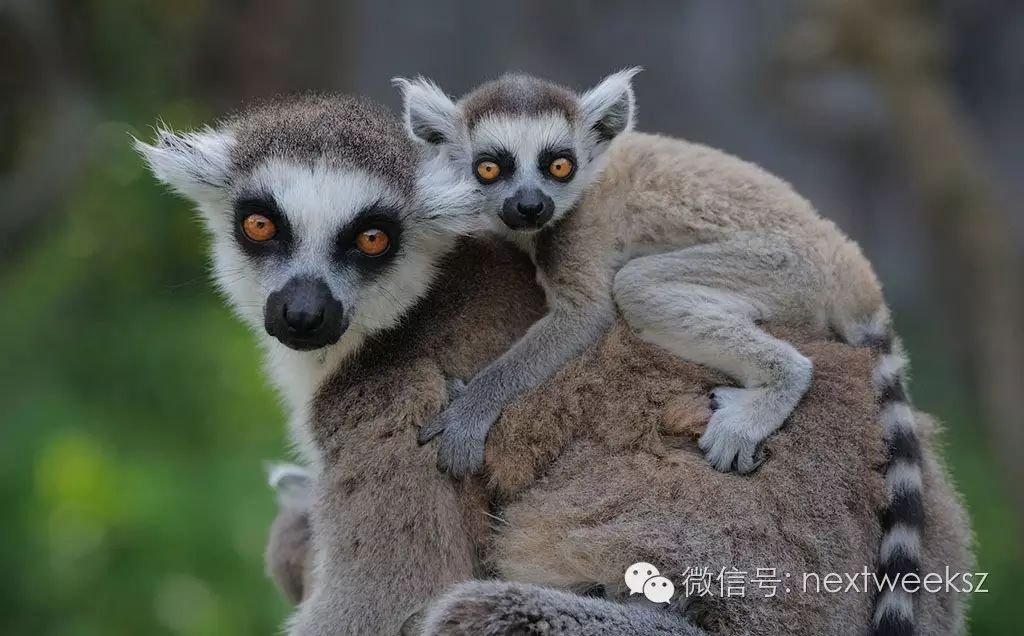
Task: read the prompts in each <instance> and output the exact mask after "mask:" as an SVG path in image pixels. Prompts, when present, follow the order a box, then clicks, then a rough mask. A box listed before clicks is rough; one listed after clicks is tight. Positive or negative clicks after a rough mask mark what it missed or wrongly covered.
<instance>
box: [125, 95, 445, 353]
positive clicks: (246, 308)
mask: <svg viewBox="0 0 1024 636" xmlns="http://www.w3.org/2000/svg"><path fill="white" fill-rule="evenodd" d="M319 99H321V100H322V99H323V98H319ZM273 108H276V109H278V110H283V111H284V112H277V111H275V110H273V109H270V112H269V113H267V112H262V111H257V113H256V115H249V117H250V118H251V120H253V121H248V120H245V119H243V120H241V122H240V123H235V124H232V125H228V126H225V127H223V128H221V129H218V130H211V129H207V130H204V131H201V132H199V133H189V134H185V135H177V134H174V133H170V132H166V131H162V132H161V133H160V136H159V139H158V141H157V143H156V144H155V145H153V146H149V145H145V144H140V145H139V147H140V150H141V151H142V152H143V154H144V155H145V156H146V158H147V160H148V161H149V163H150V164H151V166H152V167H153V170H154V172H155V173H156V174H157V176H158V177H159V178H160V179H161V180H163V181H165V182H166V183H168V184H170V185H171V186H172V187H174V188H175V189H176V190H178V191H179V192H181V193H182V194H184V195H186V196H188V197H189V198H191V199H193V200H194V201H195V202H196V203H197V205H198V207H199V210H200V212H201V214H202V217H203V219H204V220H205V222H206V226H207V228H208V230H209V232H210V234H211V235H212V238H213V265H214V267H213V270H214V275H215V277H216V281H217V283H218V285H219V287H220V288H221V289H222V290H223V291H224V292H225V294H226V295H227V296H228V298H229V300H230V301H231V304H232V305H233V307H234V308H235V310H236V311H237V313H238V314H239V315H240V316H241V317H242V318H243V319H244V320H245V321H246V322H247V323H249V325H250V326H251V327H253V328H254V329H256V330H258V331H265V332H266V333H267V334H268V335H270V336H272V337H273V338H274V339H276V340H277V341H280V343H282V344H283V345H285V346H286V347H288V348H290V349H294V350H298V351H310V350H316V349H322V348H325V347H331V346H335V345H338V346H349V345H352V344H355V343H357V342H360V341H361V340H362V338H365V336H366V335H368V334H371V333H373V332H375V331H378V330H381V329H384V328H387V327H390V326H392V325H393V324H394V323H395V322H396V321H397V320H398V319H399V318H401V316H402V315H404V314H405V313H406V311H407V310H408V309H409V308H410V307H411V306H412V305H413V304H414V303H415V302H416V301H417V300H418V299H419V298H421V297H422V296H423V295H425V293H426V291H427V289H428V287H429V283H430V280H431V278H432V276H433V273H434V270H435V264H436V262H437V261H438V260H439V258H440V256H441V255H442V254H443V252H444V251H445V250H446V249H447V247H448V246H449V245H450V243H451V238H452V234H451V233H450V232H445V231H444V226H443V224H441V225H439V224H437V223H435V222H434V221H436V220H437V219H436V218H435V217H432V216H431V215H430V211H429V210H426V209H425V208H424V201H423V198H422V197H421V196H420V195H419V191H418V190H417V188H416V185H415V179H416V175H415V170H416V168H417V162H418V155H417V150H416V148H415V147H414V146H413V145H412V144H410V143H409V142H408V140H407V139H406V138H405V135H404V133H403V132H402V130H401V127H400V125H399V124H398V123H397V121H394V120H390V119H388V120H385V121H383V122H377V121H376V120H375V119H374V118H375V117H383V115H382V114H380V113H377V112H376V111H370V112H369V113H365V112H364V113H362V115H360V112H359V111H358V110H357V109H356V106H353V105H352V104H349V103H343V104H341V105H340V107H336V105H328V106H324V104H323V103H322V102H317V101H314V102H312V103H311V104H310V103H299V104H298V105H294V104H293V105H291V106H287V105H286V106H276V107H273ZM324 108H327V109H328V110H327V112H323V109H324ZM318 109H319V110H318ZM354 109H356V110H354ZM310 111H312V112H310ZM360 116H361V117H362V120H360V119H359V118H360ZM303 118H305V121H303ZM350 120H354V123H353V122H352V121H350ZM345 126H349V127H350V128H351V130H346V129H345ZM375 126H376V127H377V128H380V130H378V129H377V128H375ZM318 127H320V128H318ZM332 135H333V137H332ZM325 140H326V141H325ZM346 144H347V145H346ZM389 144H390V145H389ZM364 166H365V167H364Z"/></svg>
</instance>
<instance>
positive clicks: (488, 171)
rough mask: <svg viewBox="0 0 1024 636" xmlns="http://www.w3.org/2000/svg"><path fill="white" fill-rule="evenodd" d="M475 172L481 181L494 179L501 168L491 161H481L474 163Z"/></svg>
mask: <svg viewBox="0 0 1024 636" xmlns="http://www.w3.org/2000/svg"><path fill="white" fill-rule="evenodd" d="M476 174H477V176H478V177H480V180H481V181H494V180H495V179H497V178H498V175H500V174H501V168H500V167H499V166H498V164H496V163H494V162H493V161H481V162H480V163H478V164H476Z"/></svg>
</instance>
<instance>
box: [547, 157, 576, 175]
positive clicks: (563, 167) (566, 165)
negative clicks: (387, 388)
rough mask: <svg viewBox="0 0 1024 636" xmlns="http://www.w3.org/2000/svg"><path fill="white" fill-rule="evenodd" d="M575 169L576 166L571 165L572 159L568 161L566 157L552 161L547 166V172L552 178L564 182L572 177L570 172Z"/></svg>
mask: <svg viewBox="0 0 1024 636" xmlns="http://www.w3.org/2000/svg"><path fill="white" fill-rule="evenodd" d="M575 168H576V166H575V165H573V163H572V159H569V158H568V157H559V158H558V159H555V160H554V161H552V162H551V165H549V166H548V172H549V173H551V176H552V177H554V178H556V179H560V180H563V181H564V180H566V179H568V178H569V177H571V176H572V172H573V170H574V169H575Z"/></svg>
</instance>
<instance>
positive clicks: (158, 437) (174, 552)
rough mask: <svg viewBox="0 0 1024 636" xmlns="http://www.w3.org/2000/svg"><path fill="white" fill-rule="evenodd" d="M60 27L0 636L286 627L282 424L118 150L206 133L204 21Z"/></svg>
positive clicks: (9, 378)
mask: <svg viewBox="0 0 1024 636" xmlns="http://www.w3.org/2000/svg"><path fill="white" fill-rule="evenodd" d="M63 6H64V8H65V9H66V16H67V19H68V20H72V21H74V22H75V23H76V27H75V33H76V35H77V37H78V38H79V39H80V40H81V41H80V42H78V45H79V46H81V47H82V49H83V51H85V52H86V59H83V60H81V63H82V64H83V65H85V66H88V67H89V69H88V72H89V73H90V74H91V76H92V78H93V80H94V86H93V98H94V99H95V100H97V102H98V103H97V111H98V112H100V113H101V114H102V121H101V122H100V123H98V124H97V125H96V126H95V127H94V128H93V130H92V132H91V136H90V138H89V139H88V147H89V153H88V157H87V160H86V162H85V165H84V168H83V169H82V170H81V172H80V174H79V177H78V179H77V180H76V181H75V184H74V187H73V190H72V191H71V192H70V193H68V195H67V196H66V197H65V199H64V200H65V204H64V205H63V206H62V209H61V210H60V211H59V213H58V214H55V215H53V217H52V219H50V220H49V221H48V222H47V223H46V224H45V225H44V227H43V228H42V229H41V230H39V231H37V232H36V233H35V234H34V236H33V240H32V241H31V243H29V244H26V245H23V246H21V247H20V248H19V249H18V250H17V252H16V254H14V255H13V257H12V256H8V257H7V258H6V260H5V261H4V269H3V270H2V271H0V298H2V299H3V300H2V306H3V311H2V312H0V377H2V378H3V382H0V404H2V405H3V406H2V407H0V502H2V504H3V506H2V509H3V511H4V513H3V514H4V521H3V523H0V563H2V564H3V565H4V568H3V572H2V574H0V633H3V634H38V635H44V634H52V635H69V636H71V635H73V636H92V635H103V636H113V635H117V634H126V635H127V634H142V633H145V634H180V635H187V636H205V635H214V634H217V635H224V634H259V633H262V634H269V633H274V632H276V631H277V630H278V629H279V628H280V626H281V624H282V622H283V620H284V617H285V616H286V613H287V606H286V604H285V602H284V601H283V600H282V599H280V598H279V597H278V595H277V594H276V592H275V591H274V589H273V588H272V586H271V584H270V583H269V581H268V580H267V579H266V578H265V577H264V575H263V571H262V550H263V545H264V540H265V537H266V532H267V528H268V524H269V521H270V519H271V518H272V515H273V510H274V507H273V502H272V497H271V494H270V492H269V491H268V490H267V488H266V487H265V485H264V481H263V479H262V476H261V471H262V462H263V461H264V460H268V459H273V458H276V457H280V456H281V455H282V454H283V452H284V448H285V440H284V432H283V428H284V427H283V417H282V414H281V411H280V408H279V406H278V404H277V402H276V400H275V397H274V395H273V394H272V392H271V390H270V389H269V388H268V386H267V384H266V382H265V381H264V379H263V377H262V374H261V371H260V362H259V356H258V352H257V350H256V347H254V346H253V344H254V342H253V340H252V338H251V337H250V335H249V334H248V333H247V332H246V331H245V329H244V328H243V327H242V326H241V325H240V324H239V323H238V322H237V321H235V320H234V319H233V318H232V317H231V316H230V315H229V312H228V310H227V309H225V308H224V306H223V304H222V303H221V301H220V299H218V298H217V297H216V295H215V293H214V292H213V291H212V289H211V287H210V285H209V284H208V282H207V275H206V271H205V265H204V263H205V253H204V251H205V241H204V240H203V237H202V236H201V233H200V229H199V226H198V224H196V223H193V222H192V220H191V218H190V214H189V212H188V211H187V205H186V204H185V203H184V202H182V201H180V200H178V199H176V198H174V197H173V196H171V195H170V194H168V193H167V192H165V191H164V190H162V189H161V188H160V187H159V186H157V185H156V184H155V183H154V182H153V180H152V179H151V178H150V177H149V176H148V174H146V173H145V172H144V170H143V168H142V166H141V164H140V162H139V160H138V158H137V157H136V156H135V154H134V152H133V151H132V149H131V145H130V142H131V138H130V137H129V135H130V134H134V135H138V136H142V137H145V136H147V134H148V132H147V128H146V127H147V126H148V125H149V124H151V123H152V122H154V121H155V120H156V118H157V117H161V118H163V119H165V120H166V121H168V122H169V123H170V124H172V125H178V126H193V125H199V124H201V123H203V122H206V121H209V120H210V119H211V117H212V115H213V113H211V112H209V111H208V110H207V108H206V107H204V105H203V104H202V103H201V102H199V101H194V100H193V99H192V97H191V95H192V92H191V91H190V85H189V72H190V67H189V65H190V63H191V62H192V60H191V58H190V57H189V53H190V51H192V47H191V44H189V43H190V42H191V39H192V38H194V37H196V33H197V32H198V31H199V30H200V29H201V28H202V26H203V24H204V23H203V20H204V15H205V14H204V3H202V2H200V1H199V0H190V1H188V2H182V1H181V0H160V1H154V2H148V3H135V2H121V1H118V0H91V1H88V2H79V3H64V5H63ZM314 88H315V87H314ZM13 123H14V124H15V125H16V126H30V125H32V124H33V123H34V121H33V113H31V112H26V113H23V120H20V121H17V122H13ZM26 143H27V142H26ZM897 313H898V315H899V316H900V317H901V318H902V320H901V323H902V324H901V328H902V331H903V333H905V334H906V335H907V340H908V344H909V346H910V348H911V352H912V355H913V358H914V360H915V363H916V369H917V377H916V380H915V383H914V392H915V395H916V397H917V399H918V402H919V404H920V405H921V406H923V407H924V408H925V409H927V410H929V411H931V412H933V413H935V414H937V415H939V416H940V417H941V418H942V419H943V420H944V421H945V422H946V423H947V425H948V427H949V432H948V437H947V439H948V458H949V462H950V465H951V468H952V470H953V472H954V474H955V476H956V479H957V482H958V483H959V485H960V488H961V490H962V492H963V493H964V495H965V497H966V500H967V503H968V506H969V508H970V511H971V514H972V516H973V520H974V524H975V529H976V532H977V538H978V558H979V565H978V569H979V570H981V571H987V572H991V573H992V575H991V577H990V579H989V582H988V588H989V589H990V590H991V592H990V593H988V594H979V595H977V596H975V598H974V599H973V609H972V625H973V633H974V634H976V635H989V634H991V635H994V634H1007V633H1011V631H1012V627H1014V626H1016V627H1018V628H1019V624H1020V623H1019V618H1018V615H1017V613H1016V608H1015V606H1014V604H1015V601H1014V599H1013V597H1012V596H1011V595H1012V594H1013V593H1014V590H1013V586H1014V584H1015V583H1016V582H1017V581H1018V580H1020V579H1021V578H1024V564H1022V555H1021V542H1020V529H1019V528H1017V527H1015V525H1014V520H1013V517H1012V515H1011V513H1010V510H1009V508H1008V507H1007V505H1006V500H1005V490H1004V488H1006V487H1007V486H1006V485H1005V484H1001V483H999V481H998V480H997V478H996V476H995V474H994V472H993V471H992V469H991V457H990V455H989V453H988V451H987V450H986V449H985V448H984V447H983V445H982V443H981V441H980V440H979V437H978V435H977V429H976V427H975V426H974V425H973V423H972V418H973V417H975V415H974V414H975V413H976V411H977V408H976V405H975V404H972V403H971V402H970V401H969V400H968V399H967V397H966V396H965V395H964V392H963V391H962V390H960V389H959V382H958V375H957V374H956V373H955V371H954V370H953V369H951V368H950V362H949V360H948V357H944V355H943V351H944V347H943V345H942V343H941V342H940V339H939V335H938V333H937V332H936V331H935V330H934V329H932V328H931V327H930V323H929V321H928V320H927V319H926V317H924V316H915V315H914V313H913V310H912V308H905V309H903V310H902V311H900V310H898V311H897ZM1016 487H1020V486H1019V485H1017V486H1016Z"/></svg>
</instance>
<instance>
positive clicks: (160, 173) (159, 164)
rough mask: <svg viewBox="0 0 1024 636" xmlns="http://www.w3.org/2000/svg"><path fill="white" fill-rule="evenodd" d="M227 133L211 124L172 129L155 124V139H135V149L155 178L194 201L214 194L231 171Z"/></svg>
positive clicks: (221, 186) (229, 135)
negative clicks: (193, 128)
mask: <svg viewBox="0 0 1024 636" xmlns="http://www.w3.org/2000/svg"><path fill="white" fill-rule="evenodd" d="M233 144H234V138H233V137H232V136H231V134H230V133H226V132H221V131H217V130H214V129H212V128H204V129H202V130H198V131H195V132H187V133H175V132H173V131H172V130H170V129H168V128H165V127H163V126H159V127H157V129H156V142H155V143H153V144H147V143H144V142H142V141H139V140H138V139H136V140H135V149H136V150H137V151H138V152H139V154H141V155H142V157H143V158H144V159H145V160H146V163H148V164H149V168H150V170H152V171H153V174H154V175H156V178H157V179H159V180H160V181H162V182H164V183H166V184H167V185H169V186H170V187H171V188H173V189H174V190H175V191H176V192H178V193H179V194H181V195H183V196H186V197H188V198H190V199H192V200H194V201H205V200H209V199H211V198H214V197H217V196H218V195H219V194H220V193H221V192H222V191H223V189H224V188H225V187H226V186H227V185H228V183H229V180H230V175H231V147H232V146H233Z"/></svg>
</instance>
